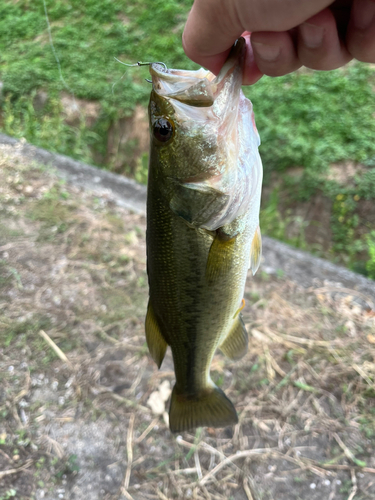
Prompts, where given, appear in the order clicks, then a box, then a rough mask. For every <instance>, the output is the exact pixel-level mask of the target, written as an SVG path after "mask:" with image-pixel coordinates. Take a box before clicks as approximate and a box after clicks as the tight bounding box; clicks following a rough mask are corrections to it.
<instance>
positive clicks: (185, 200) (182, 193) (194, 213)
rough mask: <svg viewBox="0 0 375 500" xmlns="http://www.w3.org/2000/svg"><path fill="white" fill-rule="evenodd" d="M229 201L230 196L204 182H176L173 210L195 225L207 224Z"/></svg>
mask: <svg viewBox="0 0 375 500" xmlns="http://www.w3.org/2000/svg"><path fill="white" fill-rule="evenodd" d="M227 202H228V196H227V195H226V194H224V193H221V192H220V191H218V190H217V189H214V188H212V187H210V186H206V185H205V184H203V183H195V182H188V183H176V184H175V187H174V194H173V197H172V199H171V201H170V203H169V206H170V208H171V210H172V211H173V212H174V213H175V214H176V215H178V216H179V217H182V218H183V219H185V220H186V222H188V223H189V224H191V225H193V226H194V227H202V226H205V225H206V226H207V227H206V229H210V227H208V226H209V225H210V222H211V221H212V220H213V219H215V218H216V216H217V214H219V213H220V212H221V211H222V209H223V208H224V207H225V205H226V204H227Z"/></svg>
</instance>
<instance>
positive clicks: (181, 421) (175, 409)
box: [169, 386, 238, 432]
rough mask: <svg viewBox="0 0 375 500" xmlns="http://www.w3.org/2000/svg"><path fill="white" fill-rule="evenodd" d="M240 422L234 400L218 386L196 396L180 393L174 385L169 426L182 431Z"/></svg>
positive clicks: (172, 429)
mask: <svg viewBox="0 0 375 500" xmlns="http://www.w3.org/2000/svg"><path fill="white" fill-rule="evenodd" d="M237 422H238V417H237V412H236V410H235V408H234V406H233V404H232V402H231V401H230V400H229V399H228V398H227V397H226V395H225V394H224V392H223V391H222V390H221V389H219V388H218V387H216V386H215V387H210V388H208V389H205V390H204V391H202V393H201V394H198V395H197V396H195V397H190V396H186V395H185V394H178V392H177V391H176V386H174V388H173V391H172V397H171V405H170V408H169V427H170V429H171V431H172V432H182V431H187V430H189V429H195V428H196V427H203V426H208V427H226V426H227V425H233V424H236V423H237Z"/></svg>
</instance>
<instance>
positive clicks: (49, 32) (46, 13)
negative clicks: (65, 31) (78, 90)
mask: <svg viewBox="0 0 375 500" xmlns="http://www.w3.org/2000/svg"><path fill="white" fill-rule="evenodd" d="M43 6H44V14H45V16H46V23H47V31H48V37H49V43H50V46H51V49H52V52H53V55H54V57H55V60H56V63H57V67H58V69H59V75H60V80H61V82H62V84H63V85H64V87H65V88H66V90H68V91H69V92H70V93H71V94H72V95H73V102H74V105H75V107H76V108H77V109H78V112H79V114H80V115H81V116H82V113H81V111H80V109H79V106H78V105H77V102H76V98H75V95H74V91H73V90H72V89H71V88H70V87H69V85H68V84H67V83H66V81H65V79H64V77H63V74H62V70H61V64H60V59H59V56H58V55H57V52H56V49H55V46H54V44H53V39H52V30H51V24H50V22H49V17H48V12H47V5H46V0H43Z"/></svg>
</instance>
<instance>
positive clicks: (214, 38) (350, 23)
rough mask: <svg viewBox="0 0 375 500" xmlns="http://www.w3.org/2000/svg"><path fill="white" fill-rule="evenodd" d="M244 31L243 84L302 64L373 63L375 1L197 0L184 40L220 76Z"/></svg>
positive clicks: (195, 56) (321, 66)
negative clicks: (244, 59)
mask: <svg viewBox="0 0 375 500" xmlns="http://www.w3.org/2000/svg"><path fill="white" fill-rule="evenodd" d="M250 33H251V34H250ZM241 34H242V36H244V38H245V39H246V42H247V51H246V62H245V71H244V81H243V83H244V85H250V84H253V83H255V82H256V81H257V80H259V78H261V77H262V75H263V74H265V75H269V76H281V75H285V74H287V73H291V72H292V71H295V70H296V69H298V68H299V67H301V66H306V67H307V68H311V69H317V70H331V69H336V68H339V67H341V66H344V65H345V64H346V63H347V62H349V61H350V60H351V59H352V58H355V59H358V60H359V61H364V62H370V63H375V0H336V1H332V0H195V2H194V5H193V8H192V10H191V12H190V14H189V18H188V20H187V23H186V26H185V30H184V34H183V37H182V43H183V47H184V50H185V53H186V55H187V56H188V57H190V59H192V60H193V61H195V62H197V63H198V64H201V65H202V66H205V67H206V68H208V69H209V70H211V71H212V72H213V73H215V74H217V73H218V72H219V71H220V68H221V67H222V65H223V64H224V62H225V60H226V57H227V55H228V53H229V50H230V48H231V46H232V45H233V43H234V41H235V40H236V39H237V38H238V37H239V36H241Z"/></svg>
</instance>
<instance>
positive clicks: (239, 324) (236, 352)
mask: <svg viewBox="0 0 375 500" xmlns="http://www.w3.org/2000/svg"><path fill="white" fill-rule="evenodd" d="M248 342H249V341H248V335H247V331H246V327H245V323H244V322H243V319H242V314H241V313H239V314H238V316H237V317H236V319H235V322H234V325H233V327H232V329H231V330H230V332H229V333H228V335H227V336H226V338H225V340H224V341H223V342H222V344H221V345H220V346H219V349H220V350H221V351H222V352H223V354H225V356H227V358H229V359H233V360H236V359H240V358H242V357H243V356H244V355H245V354H246V353H247V346H248Z"/></svg>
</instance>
